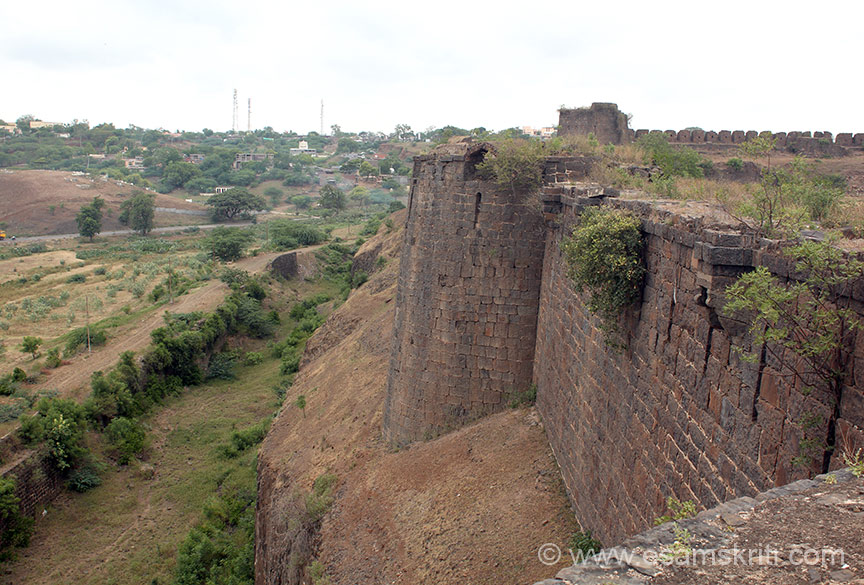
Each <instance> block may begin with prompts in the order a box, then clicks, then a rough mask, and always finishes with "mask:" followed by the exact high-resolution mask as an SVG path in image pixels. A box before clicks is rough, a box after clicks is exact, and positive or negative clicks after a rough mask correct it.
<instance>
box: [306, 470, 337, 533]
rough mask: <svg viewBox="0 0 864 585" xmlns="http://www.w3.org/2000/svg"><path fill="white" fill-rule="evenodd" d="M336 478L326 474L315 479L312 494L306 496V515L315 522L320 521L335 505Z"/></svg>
mask: <svg viewBox="0 0 864 585" xmlns="http://www.w3.org/2000/svg"><path fill="white" fill-rule="evenodd" d="M336 479H337V478H336V476H335V475H333V474H332V473H325V474H323V475H319V476H318V477H317V478H315V483H314V484H313V485H312V492H311V493H310V494H308V495H307V496H306V513H307V514H308V515H309V518H310V519H311V520H312V521H313V522H317V521H318V520H320V519H321V518H322V517H323V516H324V514H326V513H327V510H329V509H330V506H331V505H332V504H333V493H332V492H333V486H334V485H335V484H336Z"/></svg>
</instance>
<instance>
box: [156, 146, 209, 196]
mask: <svg viewBox="0 0 864 585" xmlns="http://www.w3.org/2000/svg"><path fill="white" fill-rule="evenodd" d="M165 150H170V151H171V152H177V151H176V150H174V149H173V148H168V149H165ZM178 156H179V153H178ZM200 175H201V169H199V168H198V167H197V166H196V165H194V164H192V163H188V162H183V161H182V160H175V161H172V162H170V163H168V166H167V167H165V172H163V173H162V184H163V185H165V186H167V187H170V188H171V189H177V188H180V187H182V186H183V185H185V184H186V183H188V182H189V181H191V180H192V179H194V178H196V177H198V176H200Z"/></svg>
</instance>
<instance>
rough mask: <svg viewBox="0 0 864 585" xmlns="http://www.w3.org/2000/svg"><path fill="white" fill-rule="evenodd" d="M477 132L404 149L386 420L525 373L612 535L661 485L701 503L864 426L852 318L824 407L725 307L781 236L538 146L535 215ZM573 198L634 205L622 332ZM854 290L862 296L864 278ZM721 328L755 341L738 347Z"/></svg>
mask: <svg viewBox="0 0 864 585" xmlns="http://www.w3.org/2000/svg"><path fill="white" fill-rule="evenodd" d="M487 146H488V145H487ZM486 148H487V147H486V146H483V145H482V144H480V145H476V144H475V145H470V144H467V145H466V144H459V145H448V146H447V147H444V148H443V149H440V150H437V151H436V152H435V153H433V154H432V155H429V156H427V157H424V158H421V159H418V160H417V162H416V163H415V174H414V184H413V186H412V191H411V196H410V204H409V206H410V209H409V218H408V225H407V228H406V236H405V237H406V241H405V248H404V251H403V257H402V265H401V275H400V281H399V288H398V293H397V306H396V321H395V331H396V339H395V343H394V347H393V353H392V361H391V370H390V376H389V380H388V388H387V397H386V407H385V413H384V422H383V430H384V434H385V436H386V437H387V438H388V439H390V440H391V441H394V442H397V443H404V442H408V441H412V440H417V439H423V438H428V437H431V436H434V435H435V434H437V433H440V432H442V431H443V430H446V429H448V428H450V427H454V426H457V425H459V424H463V423H465V422H467V421H469V420H471V419H473V418H476V417H479V416H482V415H484V414H486V413H488V412H492V411H496V410H501V409H503V408H506V406H507V402H508V401H509V397H511V396H513V395H514V394H515V393H518V392H520V391H523V390H524V389H525V388H527V387H528V385H529V384H530V383H532V382H533V383H535V384H536V386H537V407H538V410H539V411H540V413H541V414H542V416H543V419H544V422H545V425H546V430H547V435H548V437H549V441H550V443H551V445H552V448H553V450H554V452H555V455H556V458H557V460H558V463H559V465H560V467H561V470H562V474H563V477H564V481H565V484H566V486H567V491H568V494H569V496H570V499H571V502H572V504H573V507H574V509H575V511H576V515H577V518H578V519H579V521H580V522H581V523H582V524H583V526H584V527H586V528H589V529H591V530H593V531H594V533H595V534H596V535H597V536H598V537H599V538H600V539H601V540H602V541H603V542H607V543H614V542H616V541H618V540H620V539H622V538H623V537H625V536H627V535H630V534H634V533H636V532H639V531H640V530H643V529H645V528H646V527H647V526H649V525H650V523H651V521H652V519H653V518H655V517H657V516H659V515H661V514H662V513H663V512H664V511H665V502H666V498H667V497H668V496H675V497H677V498H679V499H681V500H693V501H694V502H696V503H697V504H698V505H700V506H703V507H710V506H713V505H716V504H718V503H720V502H724V501H727V500H730V499H732V498H736V497H740V496H746V495H752V494H754V493H757V492H758V491H761V490H764V489H767V488H770V487H772V486H774V485H782V484H785V483H788V482H790V481H793V480H795V479H798V478H802V477H806V476H808V475H810V474H812V473H819V472H821V471H822V470H823V469H824V468H825V467H832V468H833V467H835V466H837V464H838V463H837V460H838V458H839V457H838V455H837V453H836V451H831V450H830V448H826V445H827V444H830V443H833V442H836V443H837V444H838V445H839V444H840V442H841V441H845V442H847V443H848V444H850V445H856V444H857V445H861V444H862V441H864V434H862V428H864V334H859V335H858V340H857V343H856V346H855V359H854V360H853V364H852V365H851V366H850V371H848V372H847V376H846V380H847V381H848V385H847V387H846V388H844V391H843V398H842V404H840V407H839V409H837V410H835V409H834V402H833V395H829V393H828V392H827V391H824V392H823V391H820V390H819V389H818V388H816V389H812V388H801V387H799V386H798V385H796V384H793V383H791V382H792V380H791V379H790V378H789V377H788V376H785V375H784V374H786V373H787V372H785V371H784V370H783V366H782V364H780V363H778V362H777V361H776V360H773V359H772V358H771V357H770V353H768V354H767V355H766V352H764V351H760V348H751V347H749V343H750V342H749V341H748V338H747V335H746V324H745V323H743V322H740V321H735V320H733V319H730V318H727V317H725V316H724V315H723V313H722V312H721V311H720V308H721V306H722V302H723V291H724V289H725V287H726V286H727V285H728V284H730V283H731V282H732V281H733V280H734V279H735V278H736V277H737V276H738V275H739V274H741V273H743V272H745V271H749V270H752V269H753V267H754V266H757V265H764V266H767V267H768V268H769V269H770V270H771V271H772V272H773V273H774V274H775V275H776V276H778V277H780V278H789V277H790V276H791V277H794V275H795V271H794V268H793V267H792V266H791V265H790V264H789V262H788V261H787V260H786V259H785V258H784V257H783V256H782V255H781V254H780V252H779V251H778V249H777V247H776V242H770V241H766V240H759V239H757V238H755V237H753V236H752V235H748V234H742V233H740V232H739V231H737V230H736V229H732V227H731V226H728V225H727V226H723V225H718V224H716V223H712V222H710V221H709V220H708V219H705V218H704V217H702V216H701V214H700V213H690V214H688V213H686V211H687V210H686V208H681V207H680V205H681V204H680V203H676V204H670V205H663V204H659V203H657V202H649V201H635V200H618V199H616V198H610V197H605V196H604V195H605V192H604V190H603V188H602V187H600V186H585V185H584V184H583V185H579V184H573V182H574V181H577V180H578V179H579V178H580V176H584V174H585V172H586V170H587V168H588V167H589V166H590V161H589V160H586V159H580V158H573V159H565V158H555V159H548V160H547V161H546V168H545V173H544V180H545V183H546V186H545V188H544V190H543V197H542V198H543V200H544V205H545V210H546V212H547V214H546V218H545V221H544V220H542V219H541V218H540V217H539V216H538V214H537V211H536V209H532V205H534V206H536V202H534V203H530V202H527V201H525V200H524V197H521V196H520V195H517V194H515V193H513V192H511V191H510V190H507V189H503V190H502V189H500V188H497V187H496V186H495V185H494V184H492V183H490V182H488V181H482V180H480V179H478V178H477V176H476V173H475V169H474V165H475V164H476V162H479V160H480V157H481V156H482V155H483V153H485V149H486ZM587 205H609V206H614V207H621V208H626V209H628V210H630V211H631V212H633V213H635V214H636V215H637V216H639V217H640V218H641V220H642V230H643V232H644V237H645V251H644V254H645V262H646V266H647V270H648V272H647V276H646V279H645V285H644V292H643V297H642V301H641V303H640V304H639V306H638V308H635V309H634V310H632V311H631V312H630V313H629V314H628V315H627V316H626V319H625V331H626V335H627V337H628V339H627V341H628V349H627V350H626V351H624V352H618V351H615V350H613V349H610V348H609V347H607V345H606V344H605V343H604V338H603V332H602V331H601V330H600V329H599V327H598V321H597V319H596V317H594V316H593V315H591V314H590V313H589V312H588V311H587V309H586V307H585V305H584V298H583V297H582V296H581V295H580V294H577V292H576V291H574V289H573V287H572V285H571V282H570V280H569V278H568V276H567V265H566V263H565V262H564V260H563V258H562V255H561V252H560V243H561V239H562V238H563V237H565V236H566V235H567V234H569V232H570V231H571V229H572V227H573V226H574V225H575V223H576V222H577V221H578V215H579V213H580V212H581V211H582V210H583V209H584V207H585V206H587ZM676 205H677V206H679V207H677V208H676V207H675V206H676ZM681 209H683V211H681ZM853 296H854V298H853V299H852V301H853V306H854V308H855V310H857V311H858V312H859V313H862V314H864V304H862V303H864V285H862V286H859V287H857V288H856V289H855V291H854V293H853ZM735 346H739V347H743V349H744V350H746V351H751V350H755V353H756V355H757V356H759V355H761V356H762V357H761V359H759V360H757V361H756V362H755V363H751V362H748V361H744V360H742V359H741V358H740V356H739V354H738V353H737V352H736V351H735V350H734V349H733V348H734V347H735ZM838 413H839V414H838ZM814 443H815V444H818V445H820V448H819V449H818V450H816V451H814V450H813V449H812V447H811V448H804V447H803V446H802V445H805V444H806V445H811V446H812V444H814ZM808 449H809V450H808Z"/></svg>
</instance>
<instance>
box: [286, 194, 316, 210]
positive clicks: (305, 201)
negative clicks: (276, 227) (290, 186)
mask: <svg viewBox="0 0 864 585" xmlns="http://www.w3.org/2000/svg"><path fill="white" fill-rule="evenodd" d="M291 203H293V204H294V206H295V207H296V208H297V209H308V208H309V206H310V205H311V204H312V198H311V197H309V196H308V195H295V196H294V197H292V198H291Z"/></svg>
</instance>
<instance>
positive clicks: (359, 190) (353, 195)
mask: <svg viewBox="0 0 864 585" xmlns="http://www.w3.org/2000/svg"><path fill="white" fill-rule="evenodd" d="M348 197H349V198H350V199H351V200H352V201H356V202H357V203H358V204H359V205H362V206H363V207H366V204H367V203H369V189H367V188H366V187H364V186H363V185H357V186H356V187H354V188H353V189H351V190H350V191H349V192H348Z"/></svg>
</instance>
